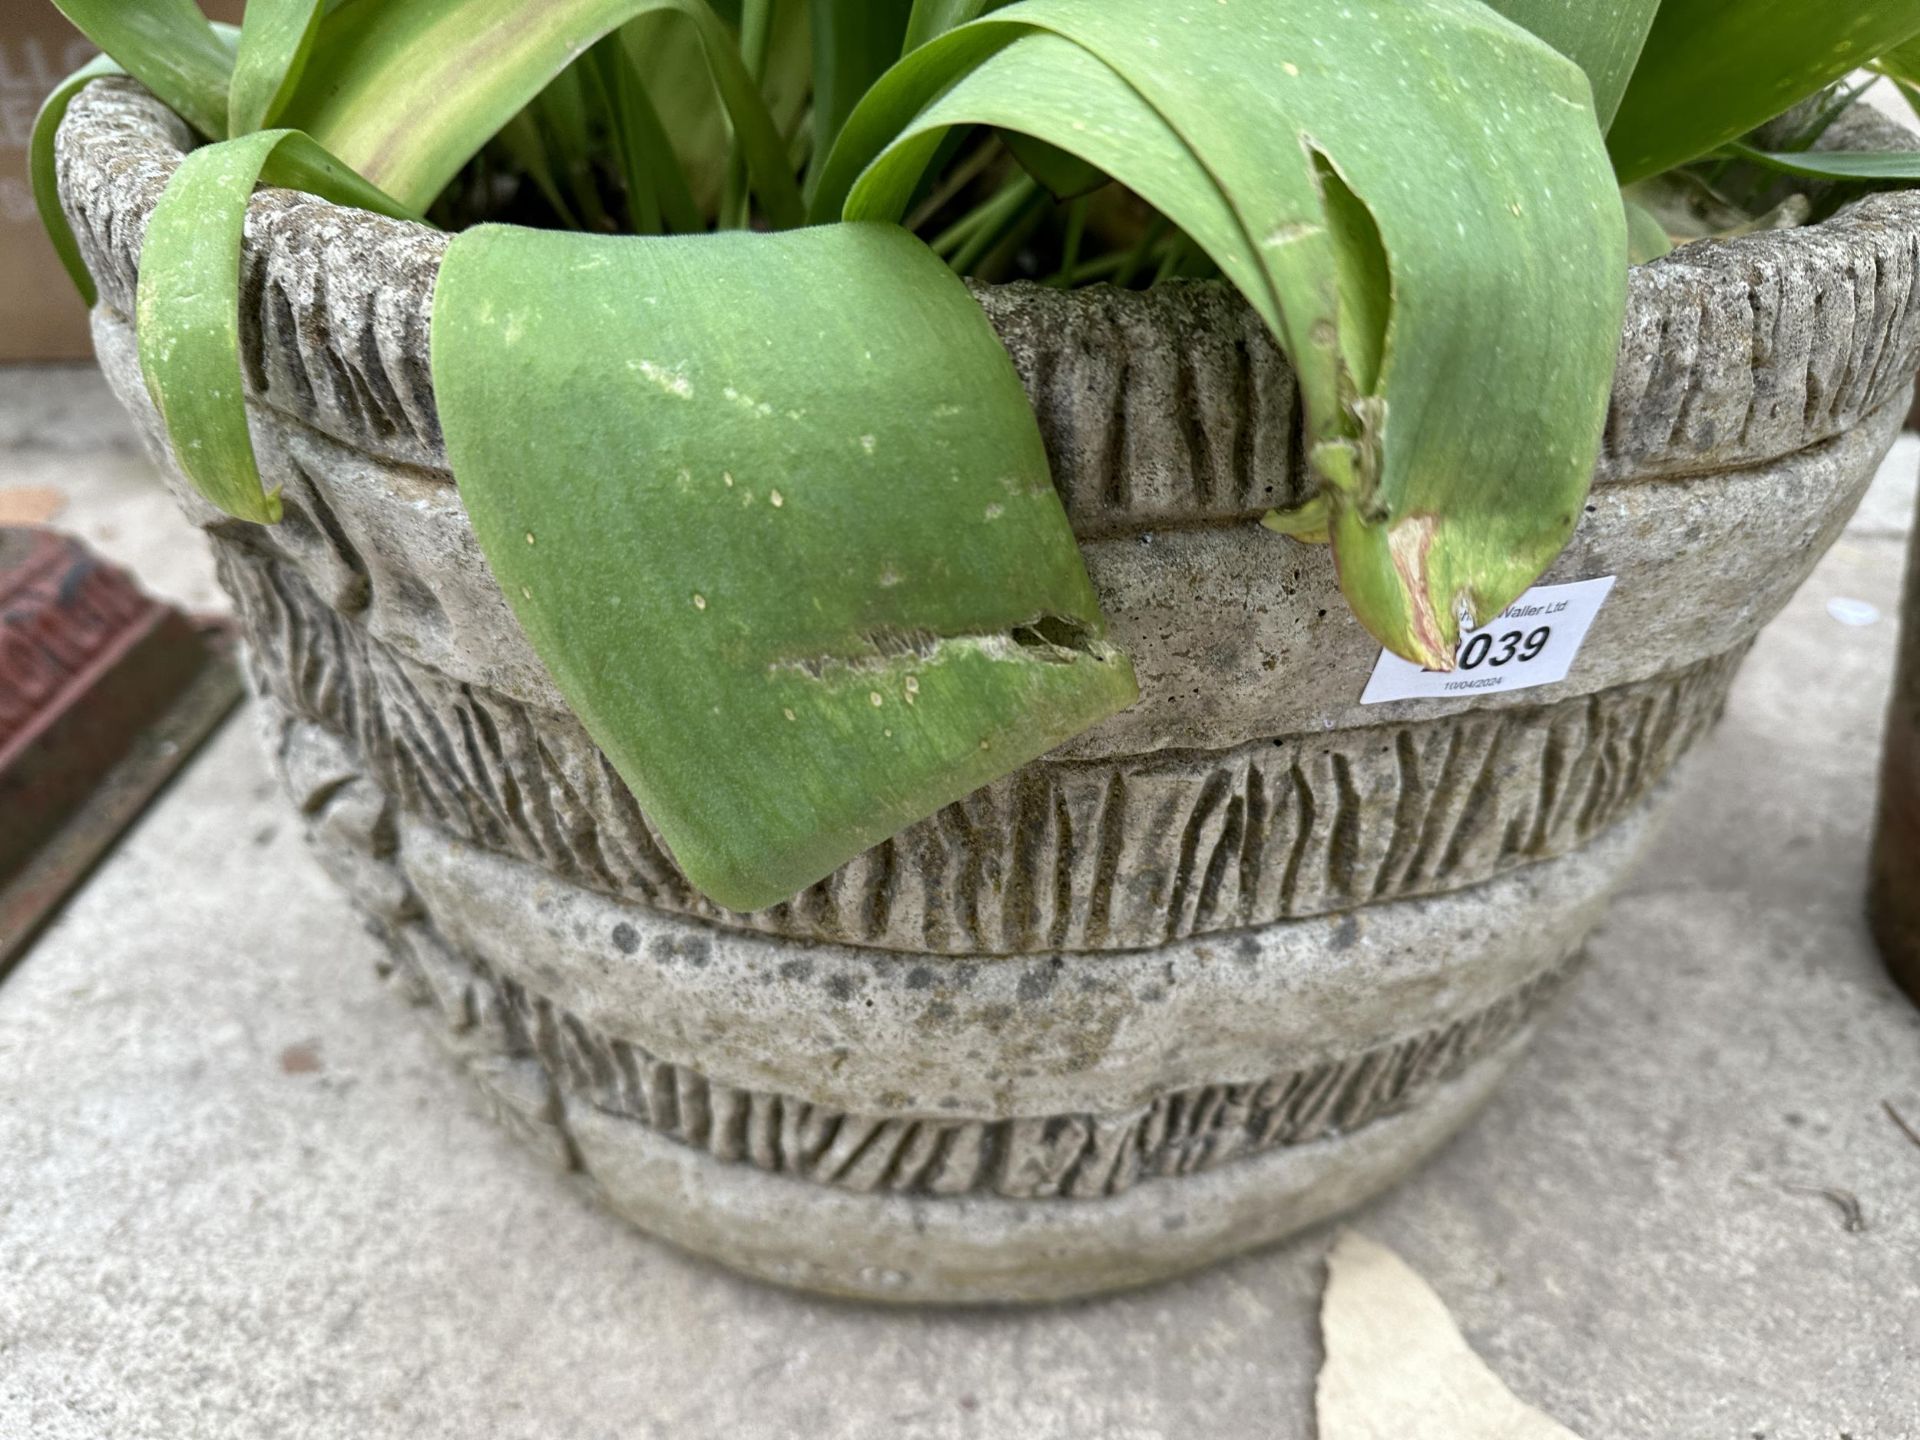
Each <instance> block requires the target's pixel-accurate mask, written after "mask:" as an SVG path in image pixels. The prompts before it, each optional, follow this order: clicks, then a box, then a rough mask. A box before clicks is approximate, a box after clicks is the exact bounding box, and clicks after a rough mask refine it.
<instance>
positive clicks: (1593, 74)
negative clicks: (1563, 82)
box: [1487, 0, 1660, 130]
mask: <svg viewBox="0 0 1920 1440" xmlns="http://www.w3.org/2000/svg"><path fill="white" fill-rule="evenodd" d="M1487 3H1488V4H1489V5H1491V6H1492V7H1493V8H1494V9H1496V10H1498V11H1499V12H1500V13H1501V14H1502V15H1504V16H1506V17H1507V18H1508V19H1509V20H1511V21H1513V22H1514V24H1516V25H1524V26H1526V28H1527V29H1529V30H1531V31H1532V32H1533V33H1534V34H1536V35H1538V36H1539V37H1540V38H1541V39H1542V40H1544V41H1546V42H1547V43H1548V44H1549V45H1551V46H1553V48H1554V49H1556V50H1558V51H1559V52H1560V53H1561V54H1562V55H1565V56H1566V57H1567V58H1568V59H1569V60H1571V61H1573V62H1574V63H1575V64H1576V65H1578V66H1579V67H1580V68H1581V69H1582V70H1584V71H1586V72H1587V80H1588V81H1589V82H1590V83H1591V84H1592V86H1593V109H1594V113H1595V114H1596V115H1598V116H1599V117H1600V128H1601V129H1602V130H1604V129H1606V128H1607V126H1608V125H1610V124H1611V123H1612V122H1613V114H1614V111H1616V110H1618V109H1619V108H1620V97H1621V96H1622V95H1623V94H1625V93H1626V89H1627V81H1628V80H1629V79H1630V78H1631V77H1632V75H1633V67H1634V65H1635V64H1636V63H1637V62H1638V61H1639V59H1640V51H1641V48H1642V47H1643V46H1645V44H1646V43H1647V31H1648V29H1649V28H1650V27H1651V26H1652V25H1653V17H1654V13H1655V12H1656V11H1658V10H1659V8H1660V0H1487Z"/></svg>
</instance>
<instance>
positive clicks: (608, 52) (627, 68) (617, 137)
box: [594, 35, 703, 234]
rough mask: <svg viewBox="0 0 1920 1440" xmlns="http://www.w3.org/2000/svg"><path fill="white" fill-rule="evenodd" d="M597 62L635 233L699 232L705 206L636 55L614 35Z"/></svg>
mask: <svg viewBox="0 0 1920 1440" xmlns="http://www.w3.org/2000/svg"><path fill="white" fill-rule="evenodd" d="M594 59H595V62H596V63H597V64H598V66H599V72H600V83H601V85H602V86H603V87H605V89H606V92H607V104H608V107H609V109H610V110H611V112H612V116H613V138H614V146H615V149H616V150H617V151H618V153H619V156H620V167H621V171H622V173H623V174H624V175H625V177H626V183H627V203H628V206H629V209H630V210H632V211H633V212H634V214H633V216H632V218H633V220H634V228H635V229H636V231H637V232H638V233H640V234H652V233H654V232H655V231H657V230H662V229H665V230H678V231H681V232H682V233H688V232H692V231H695V230H699V229H700V228H701V227H702V224H703V221H702V219H701V215H700V207H699V205H698V204H697V203H696V202H695V201H694V198H693V190H692V188H691V187H690V186H689V185H688V183H687V175H686V171H684V170H683V169H681V167H680V160H679V156H678V155H677V154H676V153H675V152H674V148H673V141H672V139H671V138H670V137H669V136H668V134H667V127H666V125H665V123H664V122H663V121H662V120H661V118H660V112H659V111H658V110H656V109H655V108H654V105H653V97H652V96H651V95H650V94H649V93H648V91H647V83H646V80H645V78H644V77H643V76H642V75H641V73H640V69H639V67H638V66H637V65H635V64H634V63H633V57H632V55H631V54H630V53H629V52H628V50H627V47H626V46H625V45H624V44H623V43H622V42H621V40H620V37H619V36H617V35H609V36H608V37H606V38H605V39H603V40H602V41H600V43H599V44H598V45H596V46H594Z"/></svg>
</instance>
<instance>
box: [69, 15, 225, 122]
mask: <svg viewBox="0 0 1920 1440" xmlns="http://www.w3.org/2000/svg"><path fill="white" fill-rule="evenodd" d="M54 4H55V5H56V6H58V7H59V10H60V13H61V14H62V15H65V16H66V17H67V19H68V20H70V21H72V22H73V26H74V28H75V29H76V30H78V31H79V32H80V33H81V34H83V35H85V36H86V37H87V38H88V39H89V40H91V41H93V43H94V44H96V45H98V46H99V47H100V48H101V50H103V51H105V52H106V53H107V54H108V55H110V56H112V57H113V59H114V61H115V62H116V63H118V64H119V66H120V68H121V69H123V70H125V71H126V72H127V73H128V74H129V75H131V76H133V78H134V79H136V80H138V81H139V82H140V83H141V84H142V85H144V86H146V87H147V88H148V89H149V90H151V91H152V92H153V93H154V94H155V95H158V96H159V97H160V98H161V99H162V100H164V101H165V102H166V103H167V105H168V107H169V108H171V109H172V110H173V111H174V112H175V113H176V114H178V115H179V116H180V118H181V119H183V120H185V121H186V122H187V123H188V124H189V125H191V126H193V128H194V129H196V130H198V131H199V132H200V133H201V134H202V135H204V136H206V137H207V138H208V139H210V140H218V139H221V138H222V137H223V136H225V135H226V133H227V85H228V82H229V80H230V79H231V78H232V75H233V50H232V47H231V46H229V45H228V44H226V43H225V42H224V41H223V40H222V39H221V38H220V36H219V35H218V34H217V33H216V32H215V30H214V27H213V26H212V25H211V24H210V23H208V21H207V17H206V16H204V15H202V14H201V13H200V8H199V7H198V6H197V5H195V4H194V3H193V0H54Z"/></svg>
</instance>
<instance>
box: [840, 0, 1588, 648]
mask: <svg viewBox="0 0 1920 1440" xmlns="http://www.w3.org/2000/svg"><path fill="white" fill-rule="evenodd" d="M1382 96H1391V97H1393V99H1392V103H1390V104H1385V103H1382V101H1381V97H1382ZM961 124H988V125H995V126H998V127H1000V128H1001V129H1003V130H1019V131H1022V132H1024V133H1026V134H1029V135H1033V136H1035V137H1036V138H1038V139H1041V140H1044V141H1046V142H1048V143H1049V144H1052V145H1055V146H1058V147H1060V148H1062V149H1064V150H1067V151H1069V152H1071V153H1072V154H1075V155H1077V156H1079V157H1080V158H1081V159H1082V160H1084V161H1086V162H1087V163H1088V164H1090V165H1093V166H1096V167H1097V168H1099V169H1101V170H1103V171H1105V172H1106V173H1108V174H1110V175H1112V176H1113V177H1114V178H1115V179H1116V180H1119V181H1120V182H1121V183H1122V184H1124V185H1126V186H1128V187H1129V188H1130V189H1132V190H1133V191H1134V192H1135V193H1137V194H1138V195H1140V196H1141V197H1142V198H1143V199H1145V200H1146V201H1147V202H1148V203H1149V204H1151V205H1153V206H1154V207H1155V208H1156V209H1158V210H1159V211H1160V212H1161V213H1162V214H1163V215H1165V216H1166V217H1167V218H1168V219H1170V220H1171V221H1173V222H1174V223H1175V224H1176V225H1178V226H1179V227H1180V229H1181V230H1183V231H1184V232H1185V233H1186V234H1187V235H1188V236H1189V237H1191V239H1192V240H1193V241H1194V242H1195V243H1196V244H1197V245H1199V246H1200V247H1201V248H1202V249H1203V250H1204V251H1205V252H1206V253H1207V254H1208V255H1209V256H1210V257H1211V258H1212V259H1213V261H1214V262H1215V263H1216V264H1218V265H1219V267H1220V270H1221V272H1222V273H1223V274H1224V275H1226V276H1227V277H1228V278H1229V279H1230V280H1232V281H1233V283H1234V284H1235V285H1237V286H1238V287H1239V288H1240V290H1241V292H1242V293H1243V294H1245V295H1246V297H1247V299H1248V301H1249V302H1250V303H1251V304H1252V305H1253V306H1254V307H1255V309H1256V310H1258V311H1259V313H1260V314H1261V315H1262V316H1263V318H1265V320H1266V321H1267V323H1268V325H1269V326H1270V327H1271V328H1272V330H1273V332H1274V334H1275V336H1276V337H1277V338H1278V339H1279V340H1280V342H1281V343H1282V345H1283V346H1285V348H1286V350H1287V352H1288V354H1289V356H1290V357H1291V358H1292V360H1293V362H1294V367H1295V369H1296V371H1297V372H1298V374H1299V379H1300V385H1301V391H1302V394H1303V397H1304V400H1305V409H1306V415H1307V428H1308V444H1309V453H1310V456H1311V458H1312V461H1313V464H1314V468H1315V470H1316V472H1317V474H1318V475H1319V478H1320V481H1321V489H1322V493H1323V494H1324V495H1325V496H1326V497H1327V511H1328V513H1327V515H1326V527H1327V528H1328V530H1329V531H1330V533H1331V536H1332V543H1333V545H1334V551H1335V557H1336V559H1337V561H1338V563H1339V568H1340V583H1341V587H1342V589H1343V591H1344V592H1345V594H1346V596H1347V598H1348V600H1349V602H1350V603H1351V604H1352V606H1353V609H1354V612H1355V613H1356V614H1357V615H1358V616H1359V617H1360V619H1361V620H1362V622H1363V623H1365V624H1366V625H1367V627H1368V628H1369V629H1371V630H1372V631H1373V632H1374V634H1375V635H1377V636H1378V637H1379V638H1380V639H1381V641H1382V643H1384V644H1386V645H1387V646H1388V647H1390V648H1391V649H1393V650H1394V651H1395V652H1397V653H1399V654H1401V655H1404V656H1406V657H1408V658H1409V659H1412V660H1415V661H1417V662H1418V663H1421V664H1424V665H1428V666H1431V667H1433V668H1439V669H1444V668H1448V667H1449V666H1450V665H1451V663H1452V652H1453V647H1454V644H1455V642H1456V640H1457V638H1458V617H1459V611H1460V610H1461V608H1462V607H1463V606H1464V607H1465V608H1466V609H1468V610H1470V611H1471V613H1472V614H1473V615H1474V616H1475V617H1476V618H1477V619H1479V620H1482V621H1484V620H1486V619H1488V618H1490V617H1491V616H1492V615H1494V614H1497V613H1498V612H1499V611H1500V610H1501V609H1502V608H1504V607H1505V606H1506V605H1507V604H1509V603H1510V602H1511V601H1512V600H1513V599H1514V598H1515V597H1516V596H1517V595H1518V594H1519V593H1520V592H1521V591H1523V590H1524V589H1525V588H1526V586H1527V585H1528V584H1530V583H1531V582H1532V581H1533V579H1534V578H1535V577H1536V576H1537V575H1538V574H1539V573H1540V571H1541V570H1542V569H1543V568H1545V566H1546V565H1547V563H1548V562H1549V561H1551V560H1552V558H1553V557H1554V556H1555V555H1556V554H1557V553H1558V552H1559V550H1560V548H1561V546H1562V545H1563V544H1564V543H1565V542H1566V539H1567V536H1568V535H1569V534H1570V533H1571V532H1572V529H1573V526H1574V524H1575V522H1576V520H1577V519H1578V517H1579V514H1580V504H1581V501H1582V499H1583V498H1584V496H1585V493H1586V487H1587V484H1588V481H1589V479H1590V477H1591V472H1592V467H1593V463H1594V459H1595V455H1596V453H1597V450H1598V445H1599V437H1600V427H1601V423H1602V420H1603V418H1604V412H1605V407H1606V401H1607V394H1608V389H1609V383H1610V381H1611V378H1612V373H1613V363H1614V352H1615V348H1616V346H1617V343H1618V336H1619V328H1618V327H1619V324H1620V317H1621V312H1622V309H1623V307H1624V303H1625V269H1626V238H1625V229H1626V226H1625V220H1624V217H1623V215H1622V210H1621V204H1620V197H1619V194H1618V192H1617V189H1616V187H1615V185H1614V182H1613V178H1612V175H1611V174H1610V172H1609V168H1608V165H1607V158H1606V154H1605V151H1604V149H1603V147H1602V145H1601V141H1600V135H1599V130H1598V127H1597V125H1596V124H1595V121H1594V116H1593V111H1592V108H1591V105H1590V101H1589V87H1588V83H1587V80H1586V78H1585V76H1584V75H1583V74H1582V73H1581V72H1580V71H1579V70H1578V69H1577V68H1576V67H1575V66H1574V65H1573V64H1572V63H1571V62H1569V61H1568V60H1566V59H1565V58H1564V57H1562V56H1561V55H1559V54H1558V53H1557V52H1556V51H1554V50H1552V49H1551V48H1549V47H1548V46H1547V45H1545V44H1544V43H1543V42H1541V41H1540V40H1538V39H1536V38H1535V37H1533V36H1532V35H1530V34H1528V33H1527V32H1525V31H1523V30H1521V29H1520V28H1519V27H1517V26H1514V25H1512V24H1510V23H1508V22H1506V21H1504V20H1502V19H1501V18H1499V17H1498V16H1496V15H1495V14H1493V13H1492V12H1491V11H1489V10H1487V9H1486V8H1485V7H1484V6H1482V5H1480V4H1478V3H1474V0H1430V3H1426V4H1423V5H1418V6H1410V5H1401V4H1389V3H1382V0H1375V3H1371V4H1369V3H1365V0H1297V3H1293V4H1289V5H1287V6H1284V7H1274V8H1271V9H1267V8H1262V9H1261V10H1259V11H1258V13H1257V14H1255V13H1253V12H1251V11H1249V10H1247V9H1245V8H1243V7H1235V6H1221V5H1218V4H1216V3H1185V4H1170V3H1166V0H1027V3H1024V4H1019V5H1015V6H1013V7H1011V8H1009V9H1007V10H1003V11H998V12H996V13H995V14H994V15H992V16H990V17H988V18H986V19H982V20H978V21H975V22H973V23H972V24H970V25H966V26H963V27H961V28H960V29H957V30H954V31H951V32H949V33H948V34H946V35H944V36H942V37H941V38H939V39H936V40H934V41H931V42H929V43H928V44H926V45H924V46H922V47H920V48H919V49H917V50H915V51H913V52H911V53H910V54H909V55H907V56H906V57H905V58H904V59H903V60H901V62H900V63H899V64H898V65H896V66H895V67H894V69H893V70H892V71H890V72H889V73H888V74H887V76H886V77H885V78H883V79H882V81H881V82H880V83H879V84H878V85H877V86H875V88H874V90H873V92H872V93H871V94H870V95H869V96H868V98H867V99H866V101H864V102H863V103H862V104H861V106H860V107H859V109H857V110H856V111H855V113H854V114H853V115H852V116H851V117H849V119H848V122H847V126H846V128H845V130H844V131H843V134H842V139H841V142H840V144H839V145H838V146H836V148H835V152H834V155H833V156H832V157H831V159H830V160H829V162H828V165H827V168H826V170H825V172H824V173H823V176H822V183H821V187H820V190H819V192H818V194H817V195H816V197H815V201H814V210H815V214H816V217H818V216H819V214H820V211H821V209H822V208H823V207H824V206H826V205H830V204H832V203H834V202H835V200H836V199H837V198H838V197H839V196H842V195H844V196H845V201H844V213H845V214H846V216H847V217H848V218H850V219H858V218H893V217H896V216H898V215H899V214H901V213H902V209H903V207H904V206H905V205H906V204H907V203H908V199H909V197H910V195H911V194H912V191H913V187H914V185H915V183H916V181H917V179H918V177H919V175H920V173H921V170H922V169H923V167H924V166H925V164H926V163H927V160H928V158H929V157H930V156H931V154H932V153H933V150H934V148H935V147H936V146H937V145H938V144H939V141H940V137H941V134H942V133H943V132H944V131H945V130H947V129H948V128H949V127H951V126H955V125H961ZM1295 528H1305V529H1307V530H1309V531H1311V530H1315V529H1318V528H1319V526H1318V525H1317V524H1312V525H1306V526H1304V527H1295Z"/></svg>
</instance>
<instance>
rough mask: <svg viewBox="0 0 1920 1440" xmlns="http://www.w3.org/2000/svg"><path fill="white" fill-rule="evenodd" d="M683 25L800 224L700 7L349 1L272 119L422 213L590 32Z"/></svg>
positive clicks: (773, 147) (768, 125) (761, 119)
mask: <svg viewBox="0 0 1920 1440" xmlns="http://www.w3.org/2000/svg"><path fill="white" fill-rule="evenodd" d="M655 12H670V13H672V14H674V15H676V16H679V17H681V18H683V19H684V20H686V21H688V22H690V23H691V25H692V26H693V28H694V30H695V32H696V33H697V34H698V35H699V37H700V42H701V51H702V54H703V56H704V58H705V61H706V64H707V66H708V67H709V69H710V71H711V72H712V76H713V81H714V84H715V86H716V88H717V89H718V90H719V92H720V94H721V97H722V99H723V101H724V103H725V105H726V107H727V112H728V115H729V116H730V117H731V119H732V121H733V125H734V129H735V132H736V134H737V135H738V136H739V140H740V146H741V149H742V152H743V153H744V154H745V156H746V159H747V167H748V171H749V173H750V174H751V175H752V177H753V183H754V187H755V191H756V193H757V194H758V195H759V197H760V203H761V206H762V208H763V209H764V210H765V212H766V215H767V217H768V219H769V220H770V221H771V222H772V223H773V224H775V225H778V226H787V225H793V224H797V223H799V221H800V219H801V216H802V213H803V209H804V207H803V205H802V202H801V199H800V188H799V185H798V183H797V182H796V181H795V179H794V177H793V172H792V170H791V169H790V168H789V166H788V164H787V153H786V144H785V142H784V141H783V140H782V139H781V137H780V133H779V131H778V130H777V129H776V128H775V127H774V124H773V121H772V119H771V117H770V116H769V115H768V113H767V107H766V105H765V103H764V102H763V101H762V100H761V98H760V95H759V93H758V91H757V90H756V89H755V87H754V83H753V80H752V77H751V76H749V75H748V73H747V71H746V68H745V67H744V66H743V65H742V64H741V61H740V54H739V51H738V49H737V47H736V42H735V40H734V37H733V35H732V34H731V33H730V32H729V31H728V30H727V28H726V26H725V25H723V24H722V23H721V22H720V19H719V17H718V16H717V15H715V14H714V12H713V10H712V9H711V8H710V7H709V6H708V5H707V4H706V3H705V0H543V3H541V4H539V5H529V4H527V3H526V0H378V3H375V0H358V3H356V4H350V5H346V6H343V7H342V8H341V9H339V10H337V11H335V12H334V13H333V14H331V15H329V16H328V17H327V18H326V19H325V20H324V21H322V22H321V29H320V37H319V40H318V41H317V43H316V44H315V47H314V51H313V54H312V56H311V57H310V58H309V60H308V62H307V67H306V71H305V74H304V75H303V76H302V78H301V82H300V86H299V88H298V89H297V90H296V91H295V92H294V96H293V99H292V101H291V102H290V103H289V104H288V106H287V109H286V112H285V114H284V116H283V117H282V118H283V119H284V120H285V121H286V122H287V123H288V124H289V125H293V126H296V127H297V128H299V129H302V130H305V131H306V132H308V133H309V134H311V135H312V136H313V137H314V139H315V140H317V141H319V143H320V144H322V145H324V146H325V147H326V148H327V149H328V150H329V151H330V152H331V153H332V154H334V155H337V156H338V157H339V158H340V159H341V161H342V162H343V163H345V164H346V165H348V166H350V167H352V168H353V169H354V170H356V171H358V172H359V173H360V174H362V175H364V176H366V177H367V179H369V180H371V181H372V182H373V183H374V184H376V185H379V186H380V187H382V188H383V189H384V190H386V191H387V192H388V193H389V194H391V195H393V196H395V197H397V198H398V199H399V200H400V201H401V202H402V203H404V204H408V205H411V206H414V207H416V208H419V207H423V206H425V205H427V204H428V203H430V202H431V201H432V199H433V197H434V196H435V195H437V194H438V193H439V192H440V190H441V189H442V187H444V186H445V185H446V183H447V181H448V180H450V179H452V178H453V175H454V173H455V172H456V171H457V170H458V169H459V168H460V166H461V165H463V164H464V163H466V161H467V159H468V158H469V157H470V156H471V155H472V154H473V153H474V152H475V151H476V150H478V149H479V148H480V146H481V144H482V143H484V142H485V141H486V139H487V138H488V137H489V136H491V135H493V134H494V133H496V132H497V131H498V130H499V129H500V128H501V127H502V126H504V125H505V124H506V123H507V121H508V120H509V119H510V118H512V116H513V115H514V114H515V113H517V112H518V111H519V110H521V109H522V108H523V107H524V106H526V105H527V104H529V103H530V102H531V101H532V100H533V98H534V97H535V96H536V95H538V94H539V93H540V91H542V90H543V89H545V88H546V86H547V85H548V83H549V82H550V81H552V79H553V78H554V77H555V76H556V75H558V74H559V73H560V72H561V71H562V70H564V69H565V68H566V67H567V66H568V65H570V64H571V63H572V62H573V61H574V60H575V59H576V58H577V57H578V56H580V55H581V54H582V53H584V52H585V51H586V50H587V49H588V48H589V47H590V46H591V45H592V44H593V43H594V42H595V41H597V40H598V39H599V38H600V37H601V36H603V35H606V34H608V33H610V32H612V31H614V30H616V29H618V28H620V27H622V26H624V25H625V24H626V23H627V22H628V21H630V20H633V19H634V18H635V17H637V16H642V15H647V14H651V13H655Z"/></svg>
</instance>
